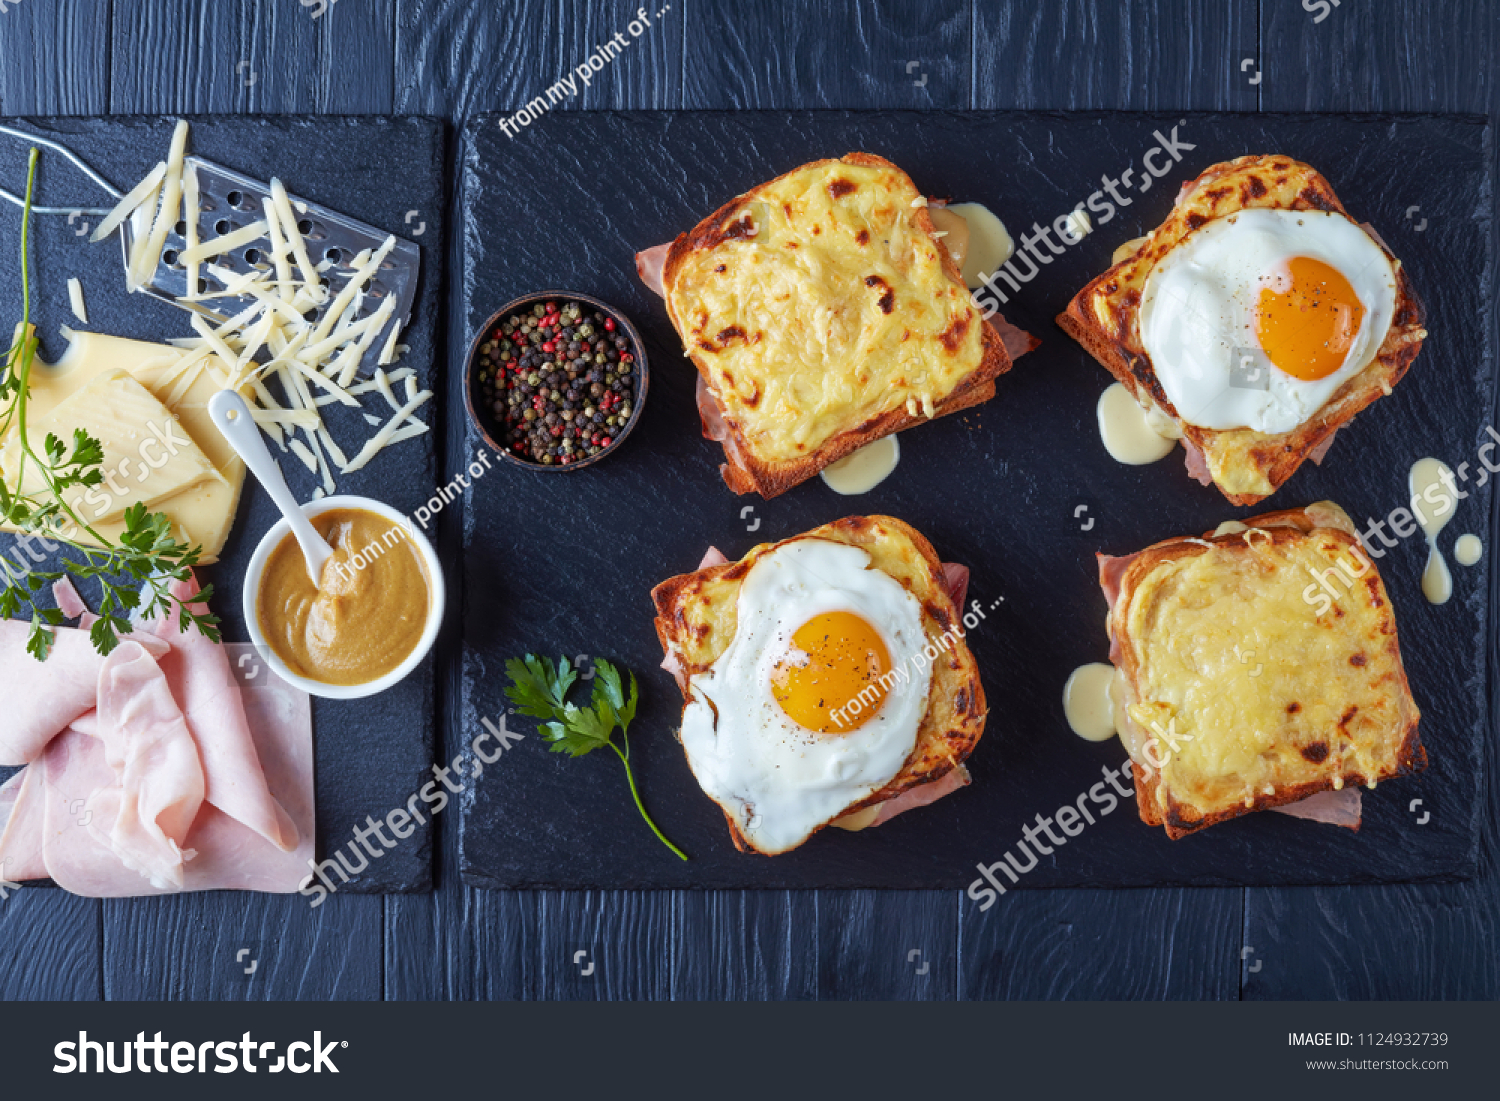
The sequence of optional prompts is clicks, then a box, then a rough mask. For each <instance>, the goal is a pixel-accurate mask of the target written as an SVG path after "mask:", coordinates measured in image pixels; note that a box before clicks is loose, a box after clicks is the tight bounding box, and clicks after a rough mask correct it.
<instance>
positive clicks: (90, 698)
mask: <svg viewBox="0 0 1500 1101" xmlns="http://www.w3.org/2000/svg"><path fill="white" fill-rule="evenodd" d="M53 631H54V641H53V643H52V652H51V653H50V654H49V655H48V656H47V660H46V661H38V660H37V659H36V658H34V657H32V656H30V655H29V654H28V653H27V652H26V640H27V638H29V637H30V635H31V624H30V623H27V622H25V621H24V620H19V619H0V655H4V660H3V661H0V699H4V700H5V721H4V722H3V723H0V765H6V766H14V765H24V764H26V762H28V761H32V760H35V759H36V758H37V757H40V756H41V753H42V749H43V748H44V747H45V746H46V745H47V743H48V742H50V741H51V740H52V739H53V737H55V736H56V735H57V734H59V733H60V732H62V731H63V730H65V729H66V728H67V726H68V724H69V723H71V722H72V721H73V720H74V719H76V718H78V716H80V715H82V714H83V713H84V712H85V711H92V710H93V709H94V697H95V695H96V693H97V691H98V685H99V671H100V670H101V669H102V668H103V666H104V660H105V659H104V656H103V655H102V654H100V653H99V651H97V650H95V649H94V644H93V642H92V641H90V639H89V633H88V631H86V630H83V629H81V628H78V627H55V628H53ZM131 637H132V638H135V641H137V642H139V643H140V644H141V645H143V646H144V647H146V648H147V649H148V650H149V651H150V652H151V653H153V654H156V655H162V654H165V653H166V652H167V651H168V650H169V649H170V648H171V647H170V646H168V645H167V644H166V643H165V642H163V641H161V640H160V639H157V638H151V639H144V638H139V637H136V636H135V635H132V636H131Z"/></svg>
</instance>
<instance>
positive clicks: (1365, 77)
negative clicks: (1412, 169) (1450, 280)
mask: <svg viewBox="0 0 1500 1101" xmlns="http://www.w3.org/2000/svg"><path fill="white" fill-rule="evenodd" d="M1313 7H1314V11H1312V12H1307V11H1304V10H1301V9H1300V7H1298V6H1294V5H1285V6H1281V5H1273V6H1268V9H1267V10H1266V11H1265V12H1264V13H1263V19H1264V25H1263V31H1262V35H1263V38H1264V40H1265V42H1266V44H1267V47H1266V57H1267V59H1268V61H1269V62H1270V64H1269V65H1268V66H1267V67H1266V74H1265V77H1264V80H1263V84H1264V100H1265V104H1266V106H1267V108H1268V109H1275V110H1320V111H1327V110H1357V111H1455V112H1459V111H1461V112H1486V111H1487V112H1488V113H1489V114H1490V116H1491V118H1492V119H1493V118H1494V116H1495V113H1496V112H1497V111H1500V87H1497V85H1496V83H1495V81H1494V80H1493V78H1491V77H1490V75H1489V74H1490V69H1491V59H1492V57H1493V51H1494V48H1495V45H1496V43H1497V41H1500V36H1497V27H1500V11H1497V10H1496V9H1495V8H1494V6H1493V5H1490V4H1485V3H1482V2H1477V0H1448V2H1446V3H1442V4H1437V5H1433V4H1421V5H1417V4H1403V5H1400V7H1401V8H1404V9H1406V10H1405V12H1404V13H1402V12H1398V11H1397V5H1394V4H1392V5H1383V6H1380V7H1378V8H1371V7H1369V6H1366V5H1357V4H1342V5H1340V6H1338V7H1337V8H1334V7H1332V6H1329V7H1328V9H1327V11H1326V12H1325V11H1324V10H1323V8H1322V7H1321V6H1319V5H1318V4H1316V3H1315V4H1314V5H1313ZM1376 13H1378V18H1379V22H1378V24H1377V22H1376V18H1377V14H1376ZM1319 16H1321V17H1322V18H1319ZM1392 26H1399V27H1400V33H1399V34H1395V33H1392V32H1391V27H1392ZM1492 147H1493V143H1492ZM1492 153H1493V148H1492ZM1320 167H1324V168H1325V170H1326V171H1328V172H1329V173H1330V174H1333V173H1334V172H1335V168H1334V167H1330V166H1320ZM1497 168H1500V164H1497V163H1496V162H1495V161H1492V164H1491V172H1492V174H1493V173H1494V172H1495V171H1496V170H1497ZM1491 178H1492V180H1493V178H1494V176H1493V175H1492V177H1491ZM1336 179H1337V177H1336V176H1335V180H1336ZM1435 186H1441V185H1440V184H1435ZM1492 197H1493V196H1492ZM1497 213H1500V210H1494V209H1492V210H1491V212H1490V216H1491V221H1490V230H1489V231H1490V233H1491V244H1490V247H1491V249H1492V250H1493V249H1494V248H1495V240H1494V236H1493V235H1494V226H1495V224H1496V223H1495V221H1494V218H1495V217H1496V214H1497ZM1492 262H1493V251H1492ZM1497 321H1500V319H1497V318H1496V316H1495V310H1494V306H1493V303H1491V304H1490V317H1489V323H1490V326H1491V334H1492V335H1491V343H1490V347H1491V349H1493V348H1495V347H1496V346H1497V345H1496V339H1497V337H1500V330H1497V328H1496V326H1497ZM1490 372H1491V378H1492V379H1493V377H1494V365H1493V364H1491V366H1490ZM1497 417H1500V407H1492V410H1491V422H1492V423H1495V422H1496V418H1497ZM1488 532H1489V534H1488V538H1487V540H1486V544H1487V546H1489V547H1493V546H1495V545H1496V543H1495V539H1496V538H1497V536H1500V517H1497V516H1493V515H1492V516H1491V517H1490V518H1489V528H1488ZM1488 568H1489V574H1488V578H1489V601H1490V607H1491V608H1493V607H1495V606H1496V601H1497V600H1500V564H1497V563H1496V562H1494V560H1493V558H1491V559H1490V560H1489V561H1488ZM1488 670H1489V676H1490V677H1491V678H1492V679H1493V678H1494V677H1495V676H1496V675H1497V670H1500V640H1497V639H1495V638H1494V637H1493V636H1492V637H1491V639H1490V643H1489V654H1488ZM1414 690H1415V691H1416V693H1417V695H1418V698H1420V697H1421V686H1420V685H1416V686H1414ZM1490 698H1491V714H1490V716H1489V733H1490V736H1489V738H1488V739H1487V750H1488V760H1487V762H1486V764H1487V771H1488V773H1489V775H1490V776H1491V777H1493V776H1495V775H1497V774H1500V773H1497V771H1496V770H1497V769H1500V746H1497V736H1496V731H1497V729H1500V698H1497V697H1496V695H1495V693H1494V692H1493V691H1491V693H1490ZM1486 809H1487V814H1486V815H1485V824H1484V827H1483V830H1484V832H1483V838H1484V840H1483V841H1482V844H1481V852H1482V854H1483V855H1482V857H1481V861H1480V873H1479V875H1478V877H1477V878H1475V879H1474V880H1472V881H1471V882H1468V883H1456V884H1445V885H1423V886H1404V885H1398V886H1383V887H1370V888H1354V887H1305V888H1288V889H1279V890H1251V891H1247V892H1246V904H1245V940H1246V943H1247V944H1249V945H1252V946H1254V948H1255V949H1256V951H1255V959H1254V960H1246V961H1245V964H1244V973H1243V981H1244V996H1245V997H1247V998H1258V999H1259V998H1266V999H1276V998H1287V997H1296V998H1320V999H1334V998H1339V999H1343V998H1351V999H1376V998H1378V999H1412V1000H1425V999H1460V998H1461V999H1486V1000H1492V999H1494V998H1496V997H1500V957H1497V955H1496V952H1495V948H1494V945H1495V941H1496V938H1497V937H1500V868H1497V866H1496V858H1495V855H1494V854H1495V845H1496V838H1497V832H1500V789H1497V787H1496V785H1495V784H1494V783H1491V784H1490V785H1489V803H1488V806H1487V808H1486ZM1414 828H1415V827H1414ZM1256 961H1258V962H1259V964H1260V966H1259V968H1258V970H1256V971H1251V970H1250V967H1251V966H1253V965H1254V963H1255V962H1256Z"/></svg>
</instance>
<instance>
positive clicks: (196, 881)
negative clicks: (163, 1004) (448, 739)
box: [0, 581, 314, 898]
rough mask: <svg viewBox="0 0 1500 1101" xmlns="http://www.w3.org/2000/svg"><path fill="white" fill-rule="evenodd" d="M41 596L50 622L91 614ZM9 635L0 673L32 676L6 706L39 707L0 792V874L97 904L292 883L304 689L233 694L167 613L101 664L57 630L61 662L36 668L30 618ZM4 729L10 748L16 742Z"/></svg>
mask: <svg viewBox="0 0 1500 1101" xmlns="http://www.w3.org/2000/svg"><path fill="white" fill-rule="evenodd" d="M196 589H197V586H196V584H195V583H193V582H191V581H188V582H181V583H176V584H175V585H174V588H173V592H174V594H175V595H177V596H178V597H179V598H180V599H186V598H187V597H190V596H191V595H192V594H193V593H194V592H195V591H196ZM55 596H56V599H57V602H58V607H59V608H60V609H62V610H63V612H64V614H65V615H69V616H73V617H80V616H81V617H82V618H83V619H85V620H87V619H90V618H92V617H90V616H89V614H88V612H87V609H86V608H84V606H83V604H82V601H81V600H79V599H78V596H77V593H76V592H74V591H73V590H72V587H71V586H70V585H62V584H60V585H59V586H57V588H56V590H55ZM14 626H15V627H19V628H23V631H22V632H20V633H17V632H15V631H10V633H9V634H7V633H6V631H7V630H8V629H9V628H8V627H7V625H6V623H5V622H0V667H5V668H8V669H10V670H12V673H13V675H15V670H17V669H23V668H26V666H24V665H23V664H22V663H29V664H30V665H31V666H32V667H34V668H32V669H31V670H30V672H31V674H32V679H31V683H30V684H29V685H28V688H29V691H28V692H24V693H20V694H17V695H16V696H13V700H16V701H20V700H28V698H29V697H30V696H31V695H32V694H33V693H34V694H35V699H36V700H37V701H44V702H45V703H46V704H49V705H51V706H46V707H38V708H34V709H33V710H34V711H36V712H37V714H40V713H41V711H44V710H45V711H48V712H50V713H51V715H50V718H49V719H48V720H47V721H46V722H42V721H41V720H40V719H38V718H37V717H36V716H35V715H33V714H32V713H30V712H27V713H26V718H27V721H28V722H29V724H30V725H29V726H28V727H27V728H26V729H25V731H24V735H25V738H26V742H25V744H26V745H27V746H30V747H35V748H32V749H28V750H27V751H26V752H27V753H28V756H26V758H25V759H26V760H27V761H28V762H29V763H27V767H26V768H25V769H24V770H23V771H22V772H20V773H18V774H16V775H15V776H14V777H12V778H11V779H10V780H9V781H7V782H6V783H5V784H4V785H0V875H3V876H5V877H6V878H8V879H10V880H12V881H15V882H20V881H23V880H29V879H41V878H46V877H48V876H50V877H51V878H52V879H53V880H54V881H56V882H57V884H58V885H59V886H61V887H63V888H65V889H67V890H69V891H72V892H74V893H76V894H80V895H87V896H91V897H97V898H115V897H125V896H132V895H144V894H159V893H167V892H175V891H194V890H213V889H227V890H256V891H271V892H283V893H285V892H291V891H295V890H297V889H298V887H299V885H300V884H301V882H302V881H303V880H304V879H305V878H306V876H307V871H308V862H309V861H310V860H311V859H312V858H313V856H314V828H313V827H314V804H313V757H312V714H311V707H310V705H309V700H308V697H307V694H306V693H305V692H301V691H298V690H296V689H293V688H291V687H290V686H289V685H287V684H285V683H284V682H282V681H280V680H278V679H276V678H274V677H271V678H270V680H269V683H268V684H266V685H264V686H262V685H257V686H256V687H254V688H242V687H240V686H239V685H238V684H237V682H236V681H235V679H234V675H233V667H232V666H231V663H230V657H229V655H228V653H227V652H226V648H225V647H223V646H221V645H219V644H218V643H214V642H211V641H209V640H208V639H207V638H205V637H203V636H202V635H201V634H200V633H198V632H197V630H196V628H189V629H188V630H180V629H179V628H178V626H177V624H176V622H175V621H172V620H163V621H160V622H157V623H153V624H150V628H151V629H150V631H137V632H132V633H131V634H130V635H128V636H125V637H124V638H123V639H122V641H121V643H120V645H119V646H117V647H116V648H115V649H114V650H113V651H112V652H111V653H110V654H109V655H108V656H107V657H101V656H100V655H98V654H97V652H94V651H93V649H92V645H91V644H90V643H89V641H88V639H87V634H86V632H85V631H83V630H81V629H77V628H58V645H60V646H63V647H65V649H64V650H63V651H62V654H63V655H64V656H66V657H67V658H68V659H69V660H68V661H67V662H63V663H58V664H57V665H54V664H53V662H54V661H55V660H56V658H57V657H58V656H59V653H58V651H57V650H56V649H54V652H53V654H52V656H51V657H49V658H48V660H47V661H45V662H36V661H34V659H31V658H30V657H29V656H27V655H26V654H25V652H24V646H25V630H29V625H28V624H25V623H15V624H14ZM169 640H170V641H169ZM80 643H81V644H82V645H83V646H88V647H89V649H88V651H87V652H84V651H82V650H80V649H78V646H79V644H80ZM6 646H9V647H10V649H9V650H8V651H7V650H5V649H4V647H6ZM90 655H92V656H90ZM67 675H71V676H73V677H81V678H83V687H82V688H81V689H79V688H72V689H70V690H69V691H67V692H65V693H63V695H64V699H65V707H64V709H63V710H62V711H58V710H57V707H56V703H57V700H56V698H55V694H56V691H57V689H56V685H57V684H58V683H64V684H65V683H66V682H65V681H64V680H63V678H64V677H65V676H67ZM38 677H41V678H42V680H43V684H44V686H43V687H42V688H40V689H38V688H37V687H36V680H37V678H38ZM73 712H77V713H76V714H73ZM68 714H72V717H71V718H63V717H60V716H62V715H68ZM49 727H50V728H51V729H50V732H48V728H49ZM7 733H8V736H9V737H10V739H11V748H12V749H13V750H15V751H16V752H17V753H18V755H19V754H20V747H21V746H22V744H23V743H22V739H21V738H20V737H17V736H15V732H14V730H10V731H8V732H7Z"/></svg>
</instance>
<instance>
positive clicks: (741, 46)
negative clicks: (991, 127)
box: [673, 0, 972, 110]
mask: <svg viewBox="0 0 1500 1101" xmlns="http://www.w3.org/2000/svg"><path fill="white" fill-rule="evenodd" d="M673 14H675V10H674V13H673ZM686 21H687V36H688V40H689V42H692V43H695V45H694V46H693V47H692V48H689V49H688V50H687V51H686V54H685V62H684V70H685V71H684V77H683V85H684V87H683V91H684V96H683V99H684V106H686V107H688V108H690V109H698V108H740V109H761V108H806V107H848V108H856V109H860V110H873V109H876V108H899V107H913V108H927V107H967V106H968V105H969V103H970V100H971V92H972V89H971V82H972V72H971V68H970V64H969V61H970V56H971V44H970V37H971V30H972V13H971V11H970V6H969V4H968V3H967V2H966V0H937V2H929V3H922V2H918V0H898V2H895V3H885V4H879V5H872V4H868V3H865V4H862V3H858V2H857V0H840V2H838V3H830V4H820V5H819V6H818V9H817V14H816V16H813V15H810V14H809V11H808V9H806V8H803V7H800V6H798V5H796V4H758V5H755V6H754V7H751V6H750V5H746V4H743V3H736V2H735V0H693V3H692V6H691V8H690V10H689V12H688V14H687V19H686Z"/></svg>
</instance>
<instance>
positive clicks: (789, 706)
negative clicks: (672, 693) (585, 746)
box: [682, 539, 931, 853]
mask: <svg viewBox="0 0 1500 1101" xmlns="http://www.w3.org/2000/svg"><path fill="white" fill-rule="evenodd" d="M926 641H927V640H926V637H925V635H924V633H923V629H922V610H921V605H920V603H919V602H918V600H917V598H916V597H915V596H913V595H912V594H911V593H910V592H908V591H907V590H906V589H905V588H904V587H903V586H902V585H901V583H900V582H898V581H897V580H896V579H895V578H893V577H891V576H890V575H889V574H887V573H885V572H883V571H881V570H879V569H876V568H874V567H873V566H872V564H871V561H870V556H869V554H868V553H867V552H866V551H864V550H862V549H861V548H859V547H853V546H849V545H847V544H843V543H833V542H829V541H827V540H822V539H798V540H794V541H792V542H789V543H786V544H784V545H783V546H781V547H778V548H777V549H776V550H774V551H772V552H771V553H769V554H767V555H765V556H764V557H762V558H760V559H759V560H757V561H756V563H755V564H754V565H753V566H752V567H751V568H750V571H749V573H748V574H746V576H745V580H744V582H743V584H742V585H741V587H740V594H739V600H738V603H737V605H736V620H735V632H734V638H733V639H732V640H731V641H730V643H729V646H728V647H727V648H726V649H725V651H724V652H723V653H722V654H721V655H719V658H718V660H717V661H715V662H714V663H713V666H712V667H711V668H710V669H708V670H707V671H706V672H702V673H698V674H695V675H694V676H693V677H692V678H691V680H690V681H689V683H688V692H689V696H690V702H689V703H688V704H687V706H686V707H685V708H684V710H683V716H682V745H683V748H684V749H685V750H686V752H687V758H688V764H689V766H690V767H691V768H692V770H693V775H694V777H696V778H697V780H698V783H699V784H700V785H701V786H702V788H703V790H704V791H705V792H706V793H707V794H708V795H709V797H710V798H712V799H713V800H714V801H715V802H716V803H718V804H719V805H720V806H721V807H723V808H724V811H725V813H726V814H728V815H729V816H730V818H731V819H732V820H733V821H734V823H735V825H736V826H737V827H738V828H739V830H740V832H741V833H743V834H744V835H745V837H746V838H747V839H748V840H750V841H751V843H752V844H753V845H754V846H755V848H756V849H758V850H759V851H761V852H764V853H779V852H785V851H787V850H788V849H792V848H795V847H796V846H798V845H800V844H801V843H802V842H803V841H805V840H806V839H807V838H808V836H809V835H811V834H812V833H813V832H814V831H815V830H817V829H818V828H819V827H821V826H823V825H826V824H827V823H828V822H829V821H830V820H831V819H833V818H836V817H838V816H839V815H840V814H842V813H843V812H844V811H846V810H848V809H849V808H850V807H852V806H853V805H854V804H856V803H858V802H860V801H861V800H863V799H865V798H866V797H868V796H869V795H872V794H873V793H875V792H876V791H879V790H880V789H881V788H882V787H884V786H885V785H886V784H888V783H889V782H890V781H891V780H892V779H893V778H894V777H895V776H896V774H897V773H899V772H900V771H901V768H902V766H903V765H904V764H905V762H906V760H907V758H908V757H910V756H911V753H912V751H913V750H914V749H915V748H916V744H917V731H918V727H919V725H920V723H921V720H922V716H923V715H924V714H925V713H926V711H927V694H928V686H929V684H930V680H931V668H930V664H929V663H928V662H927V661H926V660H925V659H924V656H923V653H922V650H923V647H924V645H925V644H926Z"/></svg>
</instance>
